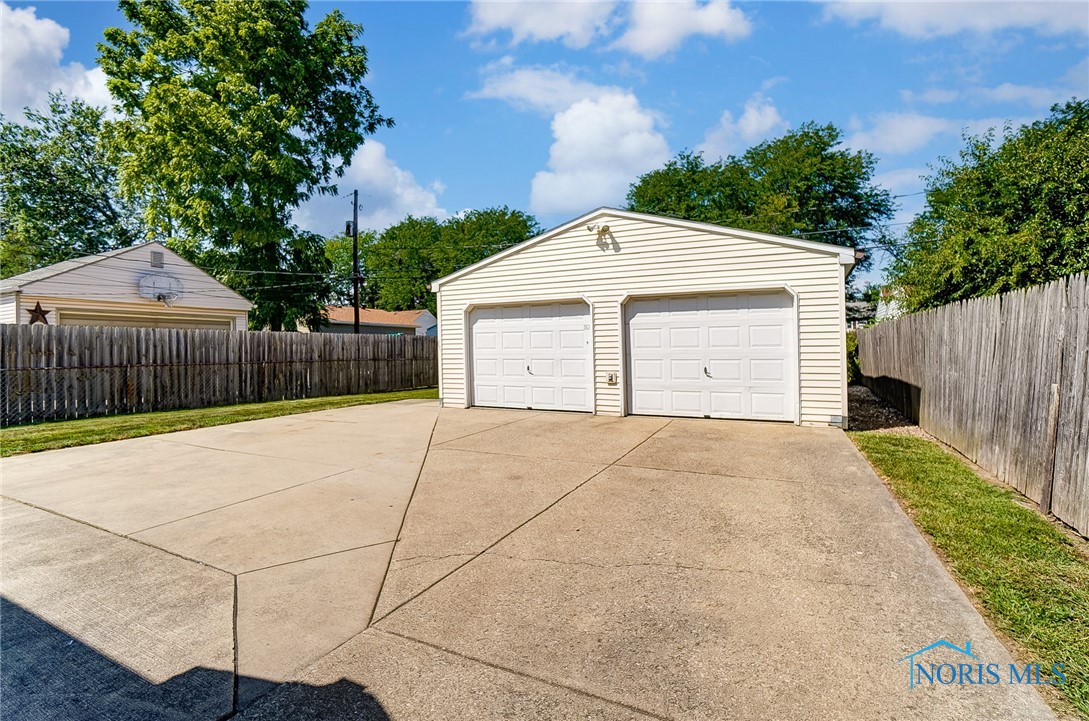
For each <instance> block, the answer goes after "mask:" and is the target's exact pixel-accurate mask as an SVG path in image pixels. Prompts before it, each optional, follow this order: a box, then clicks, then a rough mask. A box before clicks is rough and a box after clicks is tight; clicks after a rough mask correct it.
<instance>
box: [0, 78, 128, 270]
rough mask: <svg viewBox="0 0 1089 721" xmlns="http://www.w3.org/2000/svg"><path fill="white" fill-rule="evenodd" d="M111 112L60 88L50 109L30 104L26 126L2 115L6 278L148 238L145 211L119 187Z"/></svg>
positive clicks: (0, 201) (1, 255)
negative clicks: (108, 124) (108, 122)
mask: <svg viewBox="0 0 1089 721" xmlns="http://www.w3.org/2000/svg"><path fill="white" fill-rule="evenodd" d="M103 113H104V111H103V110H102V109H101V108H95V107H92V106H90V105H88V104H87V103H85V102H83V101H82V100H68V99H66V98H65V97H64V96H63V95H61V94H59V93H58V94H53V95H50V97H49V109H48V110H47V111H45V112H36V111H33V110H30V109H27V111H26V123H25V124H20V123H15V122H11V121H9V120H7V119H6V118H4V117H3V116H0V273H2V274H3V276H4V277H8V276H11V275H15V274H17V273H22V272H24V271H27V270H33V269H34V268H40V267H42V266H44V265H50V264H52V263H56V262H58V261H61V260H64V259H65V258H71V257H75V256H80V255H87V254H90V253H101V252H104V251H107V250H112V249H114V248H120V247H124V246H129V245H132V244H133V243H135V242H137V241H139V240H141V239H143V237H144V234H145V229H144V227H143V225H142V223H141V222H140V209H139V208H138V207H136V206H135V205H133V204H131V203H129V202H128V201H126V200H124V199H122V198H121V197H120V193H119V192H118V177H117V175H118V174H117V167H116V165H115V164H113V163H112V162H110V159H109V157H108V153H107V149H106V147H105V143H104V141H103V138H102V125H103V119H102V118H103Z"/></svg>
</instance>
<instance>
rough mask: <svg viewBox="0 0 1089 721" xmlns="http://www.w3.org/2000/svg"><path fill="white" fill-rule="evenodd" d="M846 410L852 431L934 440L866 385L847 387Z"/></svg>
mask: <svg viewBox="0 0 1089 721" xmlns="http://www.w3.org/2000/svg"><path fill="white" fill-rule="evenodd" d="M847 402H848V404H849V405H848V412H849V413H850V415H849V419H850V425H851V430H852V431H883V432H885V433H896V434H899V435H905V436H915V437H917V438H925V439H926V440H930V441H932V440H934V437H933V436H931V435H930V434H929V433H927V432H926V431H924V430H923V429H922V428H919V426H917V425H915V424H914V423H912V422H911V421H909V420H908V419H907V418H905V417H904V416H903V415H901V414H900V411H898V410H896V409H895V408H893V407H892V406H889V405H887V404H886V403H885V402H884V401H882V400H881V399H880V398H878V397H877V396H875V395H874V394H873V393H872V392H871V391H870V389H869V388H867V387H866V386H850V387H849V388H848V389H847Z"/></svg>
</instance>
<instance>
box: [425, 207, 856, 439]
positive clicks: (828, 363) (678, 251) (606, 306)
mask: <svg viewBox="0 0 1089 721" xmlns="http://www.w3.org/2000/svg"><path fill="white" fill-rule="evenodd" d="M588 219H589V220H591V221H592V222H595V223H601V224H607V225H608V226H609V227H610V230H611V235H612V238H613V240H614V243H611V244H610V247H609V248H608V249H605V250H603V249H602V248H601V247H600V246H599V245H598V244H597V243H596V242H595V240H596V235H595V234H594V233H591V232H588V231H587V229H586V226H585V224H584V223H580V224H578V225H575V226H574V227H571V228H569V229H567V230H565V231H563V232H561V233H558V234H556V235H554V236H552V237H549V238H546V239H544V240H542V241H541V242H538V243H536V244H529V245H527V246H526V247H524V248H522V249H520V250H518V251H516V252H513V253H511V254H509V255H507V256H506V257H503V258H500V259H497V260H495V261H494V262H492V263H490V264H485V265H482V266H480V267H477V268H474V269H473V270H471V271H470V272H468V273H466V274H465V275H462V276H460V277H456V278H453V279H450V280H447V281H445V282H444V283H443V284H442V285H441V287H440V288H439V331H440V344H441V345H440V360H441V369H440V374H441V375H440V384H441V385H440V392H441V395H442V399H443V403H444V404H445V405H451V406H464V405H466V404H467V403H468V390H467V382H468V379H467V378H466V358H467V355H466V348H465V343H466V340H465V319H466V311H467V309H468V308H469V307H471V306H474V305H493V304H514V303H527V302H545V301H556V300H565V299H571V300H573V299H578V298H585V299H586V300H587V301H589V302H590V303H591V305H592V308H593V345H594V348H593V351H594V375H595V380H594V388H595V402H596V408H595V411H596V412H597V413H600V414H607V415H619V414H621V413H622V412H624V405H625V404H624V398H623V396H624V392H625V391H624V388H625V383H626V378H625V375H626V369H625V368H623V367H622V366H623V364H624V361H623V353H622V347H623V344H624V327H623V306H622V303H623V301H624V298H625V296H628V295H673V294H684V293H710V292H715V291H720V290H721V291H743V290H744V289H745V288H751V289H761V288H774V287H783V286H789V288H790V289H791V290H792V291H793V292H794V293H796V294H797V304H798V308H797V315H798V324H799V338H798V341H799V343H798V346H799V347H798V353H799V364H800V385H801V388H800V416H801V421H802V422H803V423H812V424H834V425H839V424H841V423H842V422H843V419H844V418H845V417H846V393H845V386H844V379H845V373H846V370H845V365H844V362H843V361H844V336H843V279H844V274H843V266H842V264H841V263H840V260H839V256H838V255H837V254H833V253H828V252H824V251H818V250H812V249H809V248H799V247H792V246H789V245H783V244H779V243H775V242H770V241H767V240H761V239H753V238H745V237H741V236H734V235H728V234H727V235H724V234H723V233H728V231H726V230H725V229H724V230H723V232H718V231H715V232H708V231H704V230H694V229H692V228H685V227H678V226H675V225H671V224H669V223H668V222H654V221H650V220H636V219H632V218H630V217H622V216H619V215H609V214H608V212H607V211H606V212H604V213H603V214H600V215H595V216H593V217H592V218H588ZM609 373H617V374H619V377H620V380H621V382H620V383H617V384H616V385H608V384H607V383H606V376H607V375H608V374H609Z"/></svg>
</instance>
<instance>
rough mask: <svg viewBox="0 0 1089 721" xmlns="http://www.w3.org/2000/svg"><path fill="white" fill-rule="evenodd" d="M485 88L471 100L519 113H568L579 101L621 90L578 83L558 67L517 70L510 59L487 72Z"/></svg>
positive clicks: (581, 81)
mask: <svg viewBox="0 0 1089 721" xmlns="http://www.w3.org/2000/svg"><path fill="white" fill-rule="evenodd" d="M484 73H485V78H484V85H483V87H482V88H481V89H480V90H478V91H476V92H475V93H471V94H470V95H469V97H471V98H489V99H494V100H503V101H506V102H508V103H510V104H511V105H513V106H514V107H516V108H518V109H520V110H536V111H539V112H544V113H548V114H554V113H558V112H560V111H561V110H565V109H567V108H569V107H571V106H572V105H574V104H575V103H577V102H578V101H580V100H586V99H587V98H598V97H601V96H602V95H605V94H608V93H619V92H622V91H621V90H620V89H619V88H615V87H611V86H603V85H596V84H594V83H591V82H587V81H585V80H579V79H577V78H575V77H574V76H572V75H571V74H570V73H566V72H562V71H560V70H557V69H555V68H540V67H538V68H515V67H513V66H512V65H511V62H510V60H509V59H508V58H504V59H503V60H501V61H499V62H498V63H493V64H492V65H489V66H487V67H486V68H485V69H484Z"/></svg>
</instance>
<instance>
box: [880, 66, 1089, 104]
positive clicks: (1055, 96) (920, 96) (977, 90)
mask: <svg viewBox="0 0 1089 721" xmlns="http://www.w3.org/2000/svg"><path fill="white" fill-rule="evenodd" d="M1086 87H1089V58H1087V59H1085V60H1082V61H1081V62H1079V63H1078V64H1076V65H1074V66H1073V67H1071V68H1070V70H1068V71H1067V72H1066V74H1065V75H1064V76H1063V77H1061V78H1059V79H1058V80H1057V81H1056V82H1054V83H1052V84H1049V85H1018V84H1016V83H1002V84H1000V85H996V86H993V87H987V86H983V85H975V86H971V87H968V88H965V89H964V90H961V91H956V90H941V89H938V88H931V89H928V90H924V91H922V92H913V91H911V90H901V91H900V97H901V98H902V99H903V100H904V102H906V103H909V104H911V103H915V102H922V103H929V104H939V103H950V102H953V101H954V100H967V101H972V102H974V103H977V104H984V103H1010V104H1017V105H1027V106H1030V107H1033V108H1049V107H1051V106H1052V105H1054V104H1055V103H1059V102H1062V101H1064V100H1068V99H1070V98H1071V97H1073V96H1084V95H1085V89H1086Z"/></svg>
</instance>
